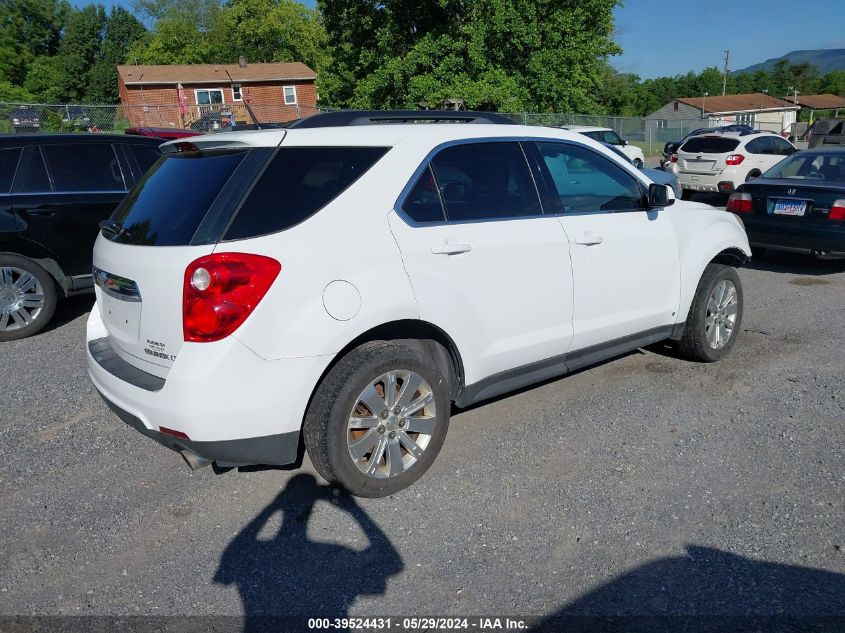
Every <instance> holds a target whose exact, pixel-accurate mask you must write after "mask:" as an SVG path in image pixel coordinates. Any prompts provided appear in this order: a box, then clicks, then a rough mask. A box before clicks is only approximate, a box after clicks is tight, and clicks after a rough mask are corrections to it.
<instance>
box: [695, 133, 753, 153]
mask: <svg viewBox="0 0 845 633" xmlns="http://www.w3.org/2000/svg"><path fill="white" fill-rule="evenodd" d="M737 145H739V141H738V140H737V139H735V138H722V137H720V136H695V137H693V138H691V139H690V140H688V141H687V142H686V143H684V144H683V145H682V146H681V151H682V152H688V153H690V154H727V153H728V152H732V151H734V150H735V149H736V146H737Z"/></svg>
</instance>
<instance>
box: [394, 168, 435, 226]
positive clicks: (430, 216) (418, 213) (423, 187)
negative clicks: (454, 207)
mask: <svg viewBox="0 0 845 633" xmlns="http://www.w3.org/2000/svg"><path fill="white" fill-rule="evenodd" d="M402 210H403V211H404V212H405V213H407V214H408V216H409V217H410V218H411V219H412V220H414V221H416V222H442V221H444V220H445V219H446V216H445V214H444V213H443V205H442V204H441V202H440V194H439V193H438V192H437V182H436V181H435V180H434V173H433V172H432V171H431V165H429V166H428V167H426V168H425V171H424V172H423V173H422V174H420V177H419V179H418V180H417V184H415V185H414V188H413V189H412V190H411V193H409V194H408V197H407V198H406V199H405V202H404V203H403V204H402Z"/></svg>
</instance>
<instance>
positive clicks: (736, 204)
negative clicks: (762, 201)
mask: <svg viewBox="0 0 845 633" xmlns="http://www.w3.org/2000/svg"><path fill="white" fill-rule="evenodd" d="M727 210H728V211H732V212H733V213H751V211H752V209H751V194H750V193H739V192H736V193H732V194H731V197H730V198H728V206H727Z"/></svg>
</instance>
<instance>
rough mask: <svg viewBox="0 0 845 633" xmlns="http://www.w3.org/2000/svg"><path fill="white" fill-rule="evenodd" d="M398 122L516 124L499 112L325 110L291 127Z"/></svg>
mask: <svg viewBox="0 0 845 633" xmlns="http://www.w3.org/2000/svg"><path fill="white" fill-rule="evenodd" d="M391 123H393V124H396V123H486V124H496V125H516V122H515V121H512V120H511V119H509V118H507V117H505V116H502V115H501V114H497V113H495V112H470V111H466V112H462V111H458V110H343V111H339V112H323V113H321V114H315V115H312V116H309V117H306V118H304V119H299V120H298V121H294V122H293V123H291V124H290V125H289V126H288V127H289V128H318V127H348V126H353V125H380V124H391Z"/></svg>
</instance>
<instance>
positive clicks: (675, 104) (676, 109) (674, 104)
mask: <svg viewBox="0 0 845 633" xmlns="http://www.w3.org/2000/svg"><path fill="white" fill-rule="evenodd" d="M672 105H673V106H674V107H675V112H677V111H678V102H677V101H676V102H675V103H673V104H672Z"/></svg>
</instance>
